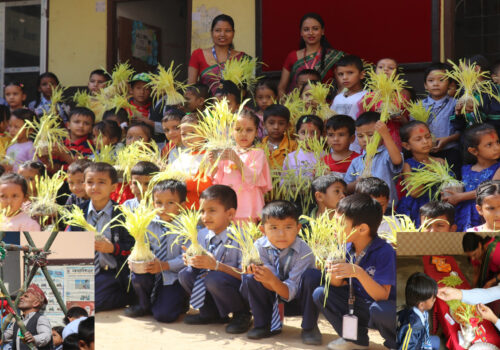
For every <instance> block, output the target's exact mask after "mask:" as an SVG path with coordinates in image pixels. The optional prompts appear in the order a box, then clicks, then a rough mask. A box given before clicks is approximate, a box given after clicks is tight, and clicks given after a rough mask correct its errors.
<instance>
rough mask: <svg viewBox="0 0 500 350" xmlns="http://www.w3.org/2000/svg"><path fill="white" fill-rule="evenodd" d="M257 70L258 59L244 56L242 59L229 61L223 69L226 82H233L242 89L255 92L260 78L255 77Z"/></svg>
mask: <svg viewBox="0 0 500 350" xmlns="http://www.w3.org/2000/svg"><path fill="white" fill-rule="evenodd" d="M256 70H257V58H256V57H255V58H253V57H250V56H246V55H245V56H243V57H241V58H236V57H235V58H231V59H229V60H227V62H226V63H225V64H224V68H223V69H222V72H221V73H222V77H223V79H224V80H231V81H232V82H233V83H235V84H236V85H237V86H238V87H239V88H240V89H247V90H248V91H254V89H255V85H256V84H257V81H258V80H259V77H256V76H255V71H256Z"/></svg>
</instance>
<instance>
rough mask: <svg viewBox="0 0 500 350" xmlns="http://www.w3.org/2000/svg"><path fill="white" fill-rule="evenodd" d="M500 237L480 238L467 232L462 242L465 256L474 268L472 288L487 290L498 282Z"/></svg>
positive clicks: (499, 279) (499, 277) (499, 272)
mask: <svg viewBox="0 0 500 350" xmlns="http://www.w3.org/2000/svg"><path fill="white" fill-rule="evenodd" d="M499 242H500V236H497V237H481V236H480V235H478V234H476V233H473V232H467V233H466V234H465V235H464V237H463V240H462V246H463V249H464V252H465V254H467V256H468V257H469V258H470V261H471V263H472V265H473V266H474V281H473V287H481V288H489V287H492V286H495V285H497V284H498V283H499V282H500V245H499V244H498V243H499Z"/></svg>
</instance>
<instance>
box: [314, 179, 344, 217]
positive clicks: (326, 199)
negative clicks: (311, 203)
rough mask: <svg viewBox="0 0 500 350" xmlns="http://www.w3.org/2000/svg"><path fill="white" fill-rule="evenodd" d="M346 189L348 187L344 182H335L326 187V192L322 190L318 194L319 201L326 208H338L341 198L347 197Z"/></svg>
mask: <svg viewBox="0 0 500 350" xmlns="http://www.w3.org/2000/svg"><path fill="white" fill-rule="evenodd" d="M345 191H346V188H345V187H344V185H343V184H341V183H340V182H335V183H333V184H331V185H330V186H329V187H328V188H327V189H326V193H321V192H320V193H319V194H318V203H321V204H322V205H323V206H325V208H326V209H330V210H334V209H337V205H338V204H339V202H340V200H341V199H342V198H344V197H345Z"/></svg>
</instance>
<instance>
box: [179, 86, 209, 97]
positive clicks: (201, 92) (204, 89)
mask: <svg viewBox="0 0 500 350" xmlns="http://www.w3.org/2000/svg"><path fill="white" fill-rule="evenodd" d="M185 92H190V93H192V94H193V95H195V96H196V97H201V98H203V99H205V100H206V99H207V98H209V97H210V96H209V89H208V86H207V85H206V84H202V83H196V84H193V85H189V86H188V87H187V88H186V91H185Z"/></svg>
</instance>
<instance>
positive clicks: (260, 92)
mask: <svg viewBox="0 0 500 350" xmlns="http://www.w3.org/2000/svg"><path fill="white" fill-rule="evenodd" d="M275 99H276V95H275V94H274V91H273V90H271V89H269V88H268V87H266V86H261V87H259V88H258V89H257V91H255V103H256V104H257V107H259V109H260V110H261V111H265V110H266V108H267V107H269V106H270V105H272V104H273V103H274V100H275Z"/></svg>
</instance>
